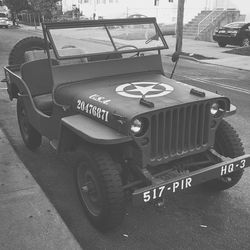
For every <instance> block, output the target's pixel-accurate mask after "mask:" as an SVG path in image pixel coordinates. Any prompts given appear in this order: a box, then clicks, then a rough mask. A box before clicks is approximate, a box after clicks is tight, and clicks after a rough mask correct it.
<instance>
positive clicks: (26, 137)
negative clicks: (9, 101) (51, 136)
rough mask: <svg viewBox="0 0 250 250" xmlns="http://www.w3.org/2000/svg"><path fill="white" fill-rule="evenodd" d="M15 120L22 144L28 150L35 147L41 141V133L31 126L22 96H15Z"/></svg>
mask: <svg viewBox="0 0 250 250" xmlns="http://www.w3.org/2000/svg"><path fill="white" fill-rule="evenodd" d="M17 120H18V125H19V128H20V132H21V136H22V138H23V141H24V144H25V145H26V147H27V148H29V149H30V150H35V149H37V148H38V147H39V146H40V145H41V142H42V136H41V134H40V133H39V132H38V131H37V130H36V129H35V128H33V127H32V125H31V124H30V122H29V119H28V116H27V111H26V108H25V106H24V103H23V100H22V98H20V97H19V98H17Z"/></svg>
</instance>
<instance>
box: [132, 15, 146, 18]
mask: <svg viewBox="0 0 250 250" xmlns="http://www.w3.org/2000/svg"><path fill="white" fill-rule="evenodd" d="M145 17H147V16H145V15H142V14H133V15H130V16H128V18H145Z"/></svg>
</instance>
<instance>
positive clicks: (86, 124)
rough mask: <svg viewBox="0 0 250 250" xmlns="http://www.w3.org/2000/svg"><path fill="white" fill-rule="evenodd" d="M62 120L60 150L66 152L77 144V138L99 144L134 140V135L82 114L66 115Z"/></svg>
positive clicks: (113, 143)
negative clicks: (122, 132)
mask: <svg viewBox="0 0 250 250" xmlns="http://www.w3.org/2000/svg"><path fill="white" fill-rule="evenodd" d="M61 121H62V122H61V130H60V135H59V141H58V152H65V151H68V150H69V149H71V148H74V147H75V146H77V145H76V144H77V143H78V140H77V139H82V140H84V141H86V142H89V143H91V144H97V145H115V144H121V143H125V142H129V141H132V137H130V136H127V135H123V134H121V133H119V132H118V131H116V130H114V129H112V128H110V127H107V126H105V125H103V124H101V123H98V122H97V121H95V120H92V119H90V118H88V117H86V116H83V115H81V114H77V115H72V116H68V117H64V118H62V120H61Z"/></svg>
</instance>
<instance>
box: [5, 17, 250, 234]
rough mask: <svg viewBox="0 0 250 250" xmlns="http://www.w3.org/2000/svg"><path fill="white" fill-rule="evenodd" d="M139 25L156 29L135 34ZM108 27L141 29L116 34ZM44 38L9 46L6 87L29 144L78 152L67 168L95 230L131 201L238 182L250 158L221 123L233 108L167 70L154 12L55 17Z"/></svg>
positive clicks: (116, 220)
mask: <svg viewBox="0 0 250 250" xmlns="http://www.w3.org/2000/svg"><path fill="white" fill-rule="evenodd" d="M141 24H142V25H144V26H142V29H144V32H145V33H147V32H148V26H150V27H152V29H153V30H154V32H155V33H152V34H151V35H152V37H151V38H150V37H149V38H148V37H146V36H143V37H144V38H143V39H141V40H139V41H138V40H134V39H133V37H132V34H134V35H137V32H138V29H137V28H136V27H137V25H141ZM111 26H120V27H121V28H120V29H121V30H119V31H118V32H119V33H124V32H125V31H126V29H127V27H128V26H130V27H129V30H132V29H133V28H135V32H134V33H131V36H129V37H126V39H123V38H121V37H118V38H116V36H117V30H116V29H114V28H110V27H111ZM123 26H124V27H123ZM122 29H124V31H122ZM120 31H121V32H120ZM43 34H44V39H42V38H40V37H28V38H25V39H23V40H21V41H19V42H18V43H17V44H16V45H15V46H14V47H13V49H12V50H11V52H10V56H9V65H8V66H6V67H4V71H5V76H6V82H7V91H8V94H9V98H10V99H11V100H12V99H13V98H16V99H17V102H16V103H17V118H18V119H17V120H18V123H19V128H20V132H21V136H22V138H23V141H24V143H25V145H26V146H27V147H28V148H29V149H31V150H36V149H38V148H39V146H40V145H41V143H42V137H45V138H47V139H48V140H49V141H50V144H51V146H52V147H53V148H54V149H55V150H56V151H57V152H58V153H59V155H60V153H61V154H62V155H63V154H65V153H67V152H68V153H70V154H73V155H74V157H72V162H71V164H70V166H69V167H74V171H75V175H74V176H75V182H76V187H77V191H78V194H79V198H80V200H81V203H82V206H83V208H84V210H85V212H86V215H87V217H88V218H89V220H90V221H91V222H92V224H93V225H94V226H95V227H96V228H98V229H100V230H102V231H104V230H109V229H112V228H114V227H115V226H118V225H119V224H120V223H121V221H122V219H123V217H124V215H125V208H126V203H127V202H129V201H131V200H132V201H133V202H134V204H136V205H139V204H141V205H146V204H157V205H163V202H164V200H165V198H166V197H168V196H171V195H173V194H176V193H177V192H181V191H184V190H186V189H188V188H191V187H193V186H195V185H198V184H201V183H203V185H205V186H206V187H207V188H210V189H212V190H214V191H221V190H225V189H228V188H230V187H232V186H234V185H235V184H236V183H238V181H239V180H240V179H241V177H242V174H243V171H244V168H245V167H248V166H249V165H250V155H249V154H248V155H244V148H243V146H242V143H241V140H240V138H239V136H238V134H237V132H236V131H235V129H234V128H233V127H232V126H231V125H230V124H229V123H228V122H227V121H226V120H224V118H226V117H228V116H231V115H233V114H234V113H235V112H236V107H235V106H233V105H232V104H231V101H230V99H229V98H228V97H225V96H221V95H219V94H217V93H213V92H209V91H207V90H203V89H200V88H197V87H195V86H190V85H188V84H185V83H181V82H179V81H175V80H174V79H170V78H168V77H167V76H166V74H165V71H164V69H163V65H162V59H161V51H162V50H163V51H164V50H166V49H168V45H167V42H166V40H165V38H164V37H163V35H162V33H161V31H160V29H159V27H158V25H157V23H156V19H155V18H129V19H112V20H111V19H106V20H105V19H104V20H84V21H79V22H63V23H53V22H50V23H44V24H43ZM153 37H157V38H158V39H157V40H154V39H153ZM47 39H49V40H47ZM104 39H105V40H104ZM39 48H40V50H38V49H39ZM32 49H33V50H32ZM45 51H46V52H45ZM177 59H178V57H177V54H176V53H175V54H174V55H173V56H172V61H176V60H177ZM74 163H75V164H74ZM204 195H205V194H204ZM166 223H167V222H166Z"/></svg>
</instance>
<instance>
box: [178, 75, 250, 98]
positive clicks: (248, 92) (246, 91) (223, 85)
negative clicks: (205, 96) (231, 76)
mask: <svg viewBox="0 0 250 250" xmlns="http://www.w3.org/2000/svg"><path fill="white" fill-rule="evenodd" d="M178 76H180V75H178ZM180 77H184V78H187V79H189V80H193V81H196V82H202V83H206V84H210V85H215V86H217V87H221V88H224V89H229V90H233V91H237V92H241V93H245V94H247V95H250V90H248V89H244V88H240V87H235V86H229V85H226V84H224V83H219V82H214V81H209V80H206V79H201V78H192V77H189V76H180Z"/></svg>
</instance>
